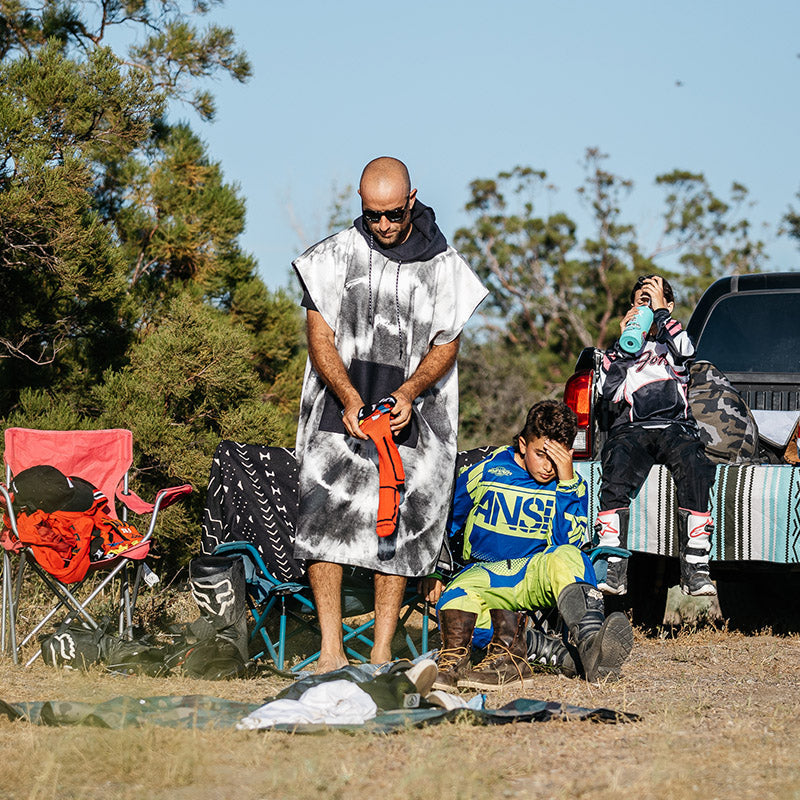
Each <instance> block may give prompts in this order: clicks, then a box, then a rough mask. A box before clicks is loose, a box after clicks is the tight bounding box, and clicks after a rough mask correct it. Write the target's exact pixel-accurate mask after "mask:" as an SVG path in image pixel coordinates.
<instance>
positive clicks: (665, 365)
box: [599, 308, 695, 428]
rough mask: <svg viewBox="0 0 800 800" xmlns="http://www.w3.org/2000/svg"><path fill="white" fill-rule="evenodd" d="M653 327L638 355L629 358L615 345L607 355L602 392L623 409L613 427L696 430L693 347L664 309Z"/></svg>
mask: <svg viewBox="0 0 800 800" xmlns="http://www.w3.org/2000/svg"><path fill="white" fill-rule="evenodd" d="M653 327H654V328H655V335H653V333H652V331H653V329H652V328H651V332H650V333H649V334H648V336H647V339H646V340H645V342H644V344H643V345H642V348H641V349H640V350H639V351H638V352H637V353H626V352H625V351H624V350H622V349H621V348H620V346H619V340H617V342H615V343H614V347H612V348H611V349H610V350H606V352H605V353H604V354H603V358H602V362H601V365H600V379H599V391H600V393H601V395H602V396H603V397H604V398H605V399H606V400H609V401H610V402H613V403H617V404H619V406H620V408H621V413H620V414H619V416H618V417H617V419H616V420H615V421H614V427H616V426H619V425H624V424H630V423H638V424H640V425H642V426H643V427H647V428H663V427H666V426H667V425H670V424H671V423H674V422H684V423H688V424H689V425H692V426H694V424H695V423H694V420H693V418H692V416H691V413H690V411H689V402H688V399H687V384H688V382H689V367H690V366H691V361H692V359H693V358H694V345H693V344H692V342H691V340H690V339H689V336H688V334H687V333H686V331H685V330H683V328H682V326H681V324H680V322H678V320H675V319H672V317H670V314H669V311H668V310H667V309H666V308H660V309H658V310H657V311H655V312H654V314H653Z"/></svg>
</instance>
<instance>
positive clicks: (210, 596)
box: [192, 578, 236, 617]
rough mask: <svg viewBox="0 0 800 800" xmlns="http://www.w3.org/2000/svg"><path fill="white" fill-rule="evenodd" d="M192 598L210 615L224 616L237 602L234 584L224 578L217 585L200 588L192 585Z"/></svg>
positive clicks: (206, 585) (194, 584) (195, 584)
mask: <svg viewBox="0 0 800 800" xmlns="http://www.w3.org/2000/svg"><path fill="white" fill-rule="evenodd" d="M192 597H194V599H195V602H196V603H197V605H198V606H200V608H201V609H203V610H204V611H207V612H208V613H209V614H215V615H217V616H220V617H221V616H222V615H223V614H224V613H225V612H226V611H227V610H228V609H229V608H230V607H231V606H232V605H233V604H234V602H235V601H236V594H235V593H234V590H233V584H232V583H231V581H230V579H229V578H223V579H222V580H221V581H217V583H211V584H205V585H203V586H198V584H197V583H193V584H192Z"/></svg>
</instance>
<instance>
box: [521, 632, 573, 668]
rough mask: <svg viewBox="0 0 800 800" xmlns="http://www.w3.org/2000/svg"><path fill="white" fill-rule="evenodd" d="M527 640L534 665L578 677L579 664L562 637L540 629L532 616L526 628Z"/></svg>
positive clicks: (529, 656) (530, 658) (529, 658)
mask: <svg viewBox="0 0 800 800" xmlns="http://www.w3.org/2000/svg"><path fill="white" fill-rule="evenodd" d="M525 641H526V643H527V646H528V661H529V662H530V663H531V664H533V665H534V667H538V668H540V669H545V670H548V671H551V672H560V673H561V674H562V675H566V676H567V677H568V678H576V677H578V673H579V669H578V666H577V664H576V663H575V660H574V658H573V655H572V653H570V651H569V648H568V647H567V646H566V645H565V644H564V642H562V641H561V638H560V637H559V636H553V635H551V634H549V633H545V632H544V631H540V630H538V629H537V628H536V626H535V625H534V624H533V621H532V620H531V619H530V618H529V619H528V625H527V628H526V630H525Z"/></svg>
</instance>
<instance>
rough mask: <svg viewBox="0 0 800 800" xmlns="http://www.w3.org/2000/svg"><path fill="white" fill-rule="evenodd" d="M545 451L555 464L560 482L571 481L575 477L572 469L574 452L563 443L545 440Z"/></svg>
mask: <svg viewBox="0 0 800 800" xmlns="http://www.w3.org/2000/svg"><path fill="white" fill-rule="evenodd" d="M544 451H545V453H547V456H548V458H549V459H550V460H551V461H552V462H553V464H555V468H556V475H558V480H559V481H562V482H564V481H571V480H572V479H573V478H574V477H575V473H574V471H573V469H572V453H573V451H572V450H570V449H568V448H566V447H564V445H563V444H561V442H556V441H555V440H554V439H545V440H544Z"/></svg>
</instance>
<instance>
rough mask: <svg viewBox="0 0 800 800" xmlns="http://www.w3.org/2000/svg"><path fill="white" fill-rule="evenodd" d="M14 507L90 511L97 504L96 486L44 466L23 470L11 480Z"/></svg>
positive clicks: (48, 510) (31, 509)
mask: <svg viewBox="0 0 800 800" xmlns="http://www.w3.org/2000/svg"><path fill="white" fill-rule="evenodd" d="M11 489H12V491H13V492H14V508H15V509H17V510H19V509H21V508H23V507H25V508H26V509H27V510H28V511H39V510H41V511H44V512H45V514H50V513H52V512H53V511H88V510H89V509H90V508H91V507H92V503H93V502H94V487H93V486H92V485H91V484H90V483H89V482H88V481H85V480H83V479H82V478H68V477H67V476H66V475H65V474H64V473H63V472H61V471H60V470H58V469H56V468H55V467H51V466H50V465H49V464H41V465H39V466H36V467H29V468H28V469H24V470H22V472H20V473H19V475H16V476H14V480H13V481H11Z"/></svg>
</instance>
